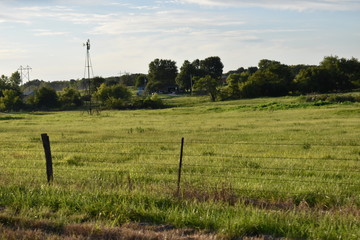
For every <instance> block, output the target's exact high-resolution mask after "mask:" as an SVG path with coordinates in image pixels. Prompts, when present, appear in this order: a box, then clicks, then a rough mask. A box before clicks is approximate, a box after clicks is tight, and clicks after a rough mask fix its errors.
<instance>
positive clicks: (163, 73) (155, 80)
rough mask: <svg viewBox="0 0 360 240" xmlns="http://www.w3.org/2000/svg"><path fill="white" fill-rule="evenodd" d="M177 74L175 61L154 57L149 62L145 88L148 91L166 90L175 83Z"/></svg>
mask: <svg viewBox="0 0 360 240" xmlns="http://www.w3.org/2000/svg"><path fill="white" fill-rule="evenodd" d="M177 74H178V70H177V66H176V62H175V61H172V60H166V59H155V60H154V61H152V62H151V63H150V64H149V73H148V80H149V81H148V83H147V86H146V88H147V90H148V91H150V92H156V91H165V92H166V91H168V89H169V88H171V87H174V86H175V85H176V82H175V78H176V76H177Z"/></svg>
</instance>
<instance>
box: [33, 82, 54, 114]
mask: <svg viewBox="0 0 360 240" xmlns="http://www.w3.org/2000/svg"><path fill="white" fill-rule="evenodd" d="M34 103H35V105H36V107H38V108H40V109H51V108H57V107H58V106H59V99H58V95H57V94H56V91H55V90H54V89H52V88H49V87H42V88H40V89H39V90H38V91H36V93H35V99H34Z"/></svg>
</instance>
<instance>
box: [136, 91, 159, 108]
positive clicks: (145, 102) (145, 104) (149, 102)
mask: <svg viewBox="0 0 360 240" xmlns="http://www.w3.org/2000/svg"><path fill="white" fill-rule="evenodd" d="M132 107H133V108H135V109H143V108H150V109H159V108H163V107H164V103H163V101H162V100H161V98H160V97H159V95H158V94H157V93H155V94H152V95H151V96H147V97H137V98H135V99H134V100H133V103H132Z"/></svg>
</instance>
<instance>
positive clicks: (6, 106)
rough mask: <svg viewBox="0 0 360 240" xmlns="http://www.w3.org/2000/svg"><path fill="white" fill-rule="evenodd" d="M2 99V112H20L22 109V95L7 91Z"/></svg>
mask: <svg viewBox="0 0 360 240" xmlns="http://www.w3.org/2000/svg"><path fill="white" fill-rule="evenodd" d="M2 94H3V96H2V97H0V111H4V112H5V111H18V110H20V109H21V108H22V106H23V103H22V100H21V93H20V92H19V91H16V90H13V89H5V90H3V91H2Z"/></svg>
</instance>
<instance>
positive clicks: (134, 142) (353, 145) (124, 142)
mask: <svg viewBox="0 0 360 240" xmlns="http://www.w3.org/2000/svg"><path fill="white" fill-rule="evenodd" d="M12 142H14V143H30V144H35V143H37V144H39V143H41V138H40V137H39V140H11V141H4V140H0V143H12ZM51 143H64V144H65V143H66V144H71V143H81V144H179V143H180V141H159V142H154V141H84V140H66V141H62V140H51ZM185 143H188V144H199V145H263V146H304V145H309V146H321V147H360V144H355V143H351V144H341V143H334V144H328V143H311V142H304V143H281V142H270V143H269V142H221V143H220V142H215V141H198V140H188V141H185Z"/></svg>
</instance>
